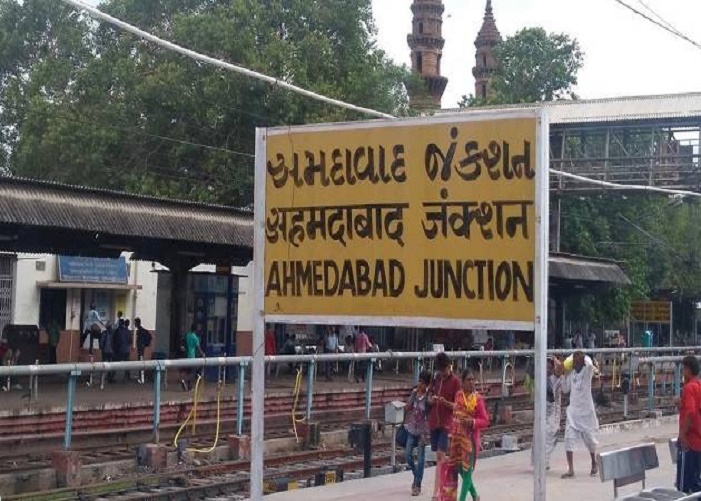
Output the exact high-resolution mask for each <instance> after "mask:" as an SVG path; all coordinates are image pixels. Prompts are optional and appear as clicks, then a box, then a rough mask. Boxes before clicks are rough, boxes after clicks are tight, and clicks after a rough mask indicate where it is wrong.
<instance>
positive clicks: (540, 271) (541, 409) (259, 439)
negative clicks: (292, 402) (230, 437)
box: [250, 109, 550, 501]
mask: <svg viewBox="0 0 701 501" xmlns="http://www.w3.org/2000/svg"><path fill="white" fill-rule="evenodd" d="M519 118H520V119H525V118H531V119H535V120H536V144H535V161H536V177H535V232H534V234H535V239H534V240H535V242H534V243H535V260H534V263H533V264H534V297H533V300H534V301H533V302H534V305H533V306H534V309H535V312H534V313H535V315H534V319H535V321H534V322H518V321H504V320H498V321H489V320H487V321H485V320H475V319H457V320H456V319H441V318H427V317H380V316H309V315H266V314H265V311H264V305H265V270H264V261H265V243H266V234H265V221H266V189H267V187H266V164H267V151H266V149H267V148H266V146H267V137H268V135H269V134H270V135H272V134H280V133H289V132H292V131H304V132H315V131H318V132H322V131H324V132H325V131H329V130H342V129H355V130H357V129H364V128H365V129H368V128H376V127H378V126H382V127H387V128H391V127H407V126H412V125H416V126H422V125H426V124H427V123H430V124H441V123H444V124H450V123H469V122H480V121H490V120H508V119H519ZM548 153H549V123H548V118H547V114H546V112H545V110H543V109H529V110H503V111H475V112H470V113H463V114H455V115H441V116H439V117H431V118H425V119H424V118H420V119H415V118H413V119H402V120H392V121H384V120H371V121H363V122H347V123H338V124H322V125H307V126H299V127H285V128H278V129H263V128H258V129H256V162H255V203H254V207H255V215H254V254H253V255H254V280H253V290H254V312H253V362H252V377H251V411H252V416H251V477H250V478H251V488H250V495H251V499H253V500H259V499H262V496H263V472H264V465H263V452H264V437H263V435H264V422H263V421H264V419H263V412H264V402H265V367H264V365H265V352H264V346H265V324H266V322H279V323H296V324H309V323H314V324H325V325H328V324H349V325H381V326H395V327H419V328H432V327H433V328H435V327H439V328H460V329H493V330H533V331H534V332H535V336H534V338H535V346H534V351H535V384H536V387H535V422H534V444H533V447H534V450H535V452H536V453H535V454H534V457H535V472H534V499H535V500H536V501H544V500H545V461H544V459H545V425H546V421H545V418H546V385H545V380H546V357H547V352H546V350H547V325H548V320H547V314H548V300H547V295H548V290H547V289H548V254H549V235H548V231H549V219H548V218H549V190H548V187H549V186H548V184H549V160H550V158H549V154H548Z"/></svg>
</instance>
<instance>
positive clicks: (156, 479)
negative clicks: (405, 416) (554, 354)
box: [7, 406, 675, 501]
mask: <svg viewBox="0 0 701 501" xmlns="http://www.w3.org/2000/svg"><path fill="white" fill-rule="evenodd" d="M659 410H661V411H662V412H663V413H665V414H671V413H673V412H675V408H674V407H673V406H665V407H663V408H661V409H659ZM599 418H600V422H601V424H609V423H615V422H620V421H622V419H621V418H622V416H621V414H620V412H617V411H602V412H600V413H599ZM504 434H511V435H515V436H516V437H518V440H519V442H520V443H522V444H528V443H530V441H531V438H532V423H531V422H525V423H515V424H511V425H495V426H492V427H490V428H489V429H488V430H485V433H484V434H483V442H484V446H485V453H489V451H491V450H494V449H496V448H498V447H499V445H500V441H501V439H502V437H503V435H504ZM390 451H391V449H390V444H389V443H388V442H387V441H381V442H376V443H375V444H374V445H373V467H374V468H377V469H382V468H386V467H387V466H388V465H389V464H390V458H391V452H390ZM397 457H398V458H401V454H397ZM249 466H250V465H249V463H248V461H225V462H222V463H217V464H211V465H204V466H178V467H175V468H173V469H172V470H170V471H168V472H165V473H162V474H153V475H135V476H130V477H125V478H121V479H115V480H113V481H110V482H103V483H98V484H92V485H88V486H83V487H81V488H79V489H57V490H53V491H47V492H42V493H32V494H26V495H19V496H10V497H8V498H7V499H10V500H17V501H29V500H32V501H68V500H80V501H88V500H90V501H137V500H157V501H160V500H164V501H165V500H168V501H177V500H181V499H182V500H188V501H190V500H194V499H199V500H208V501H224V500H239V499H245V496H246V493H247V489H248V483H249V476H248V468H249ZM362 467H363V457H362V455H359V454H358V453H357V452H355V451H353V450H352V449H350V448H347V447H337V448H331V449H328V450H314V451H303V452H294V453H287V454H281V455H278V456H275V457H268V458H266V460H265V468H266V473H265V480H266V484H267V486H268V487H267V488H268V489H269V490H271V489H275V487H274V486H276V485H283V486H284V488H287V487H289V486H290V485H292V486H293V487H296V486H298V485H306V484H309V483H310V482H311V483H313V479H315V477H317V475H318V474H319V473H323V472H329V471H330V472H332V475H331V476H332V478H333V480H334V481H335V480H340V478H339V476H338V475H337V474H335V473H334V472H337V471H339V470H340V471H343V475H344V477H345V479H349V478H355V477H358V476H360V473H359V471H360V470H362ZM324 478H327V475H324Z"/></svg>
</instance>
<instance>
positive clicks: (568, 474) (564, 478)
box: [560, 471, 574, 480]
mask: <svg viewBox="0 0 701 501" xmlns="http://www.w3.org/2000/svg"><path fill="white" fill-rule="evenodd" d="M560 478H561V479H563V480H566V479H568V478H574V472H573V471H568V472H567V473H563V474H562V475H561V476H560Z"/></svg>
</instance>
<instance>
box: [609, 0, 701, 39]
mask: <svg viewBox="0 0 701 501" xmlns="http://www.w3.org/2000/svg"><path fill="white" fill-rule="evenodd" d="M613 1H614V2H616V3H617V4H620V5H622V6H623V7H625V8H626V9H628V10H630V11H633V12H635V13H636V14H637V15H639V16H640V17H642V18H645V19H647V20H648V21H650V22H651V23H653V24H655V25H657V26H659V27H660V28H662V29H663V30H665V31H667V32H669V33H671V34H672V35H674V36H675V37H678V38H681V39H682V40H685V41H687V42H689V43H690V44H691V45H693V46H694V47H696V48H697V49H701V44H700V43H698V42H697V41H695V40H692V39H691V38H689V37H688V36H686V35H685V34H684V33H682V32H680V31H676V29H674V28H672V27H669V26H666V25H665V24H663V23H661V22H659V21H657V20H656V19H653V18H651V17H650V16H648V15H647V14H645V13H644V12H641V11H639V10H638V9H636V8H635V7H633V6H632V5H629V4H627V3H626V2H624V1H623V0H613Z"/></svg>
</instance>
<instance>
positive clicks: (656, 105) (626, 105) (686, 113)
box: [439, 92, 701, 125]
mask: <svg viewBox="0 0 701 501" xmlns="http://www.w3.org/2000/svg"><path fill="white" fill-rule="evenodd" d="M538 106H543V107H544V108H545V109H546V110H547V112H548V116H549V119H550V123H551V124H553V125H566V124H567V125H576V124H588V123H604V122H629V121H651V120H659V119H666V120H670V119H679V120H686V119H699V118H701V92H694V93H685V94H667V95H658V96H634V97H617V98H608V99H589V100H584V99H583V100H577V101H569V100H567V101H550V102H546V103H538V104H519V105H511V106H498V107H488V108H479V109H480V110H485V109H495V110H497V109H499V110H501V109H510V110H518V109H532V108H537V107H538ZM469 111H470V110H469V109H452V110H442V111H440V112H439V113H443V114H450V113H466V112H469Z"/></svg>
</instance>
